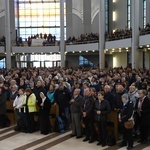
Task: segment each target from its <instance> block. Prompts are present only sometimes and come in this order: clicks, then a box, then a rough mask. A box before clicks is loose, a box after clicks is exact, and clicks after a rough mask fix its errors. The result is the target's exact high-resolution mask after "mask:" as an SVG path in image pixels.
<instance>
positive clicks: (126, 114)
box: [119, 93, 133, 150]
mask: <svg viewBox="0 0 150 150" xmlns="http://www.w3.org/2000/svg"><path fill="white" fill-rule="evenodd" d="M122 102H123V108H122V109H121V110H120V112H121V113H120V116H119V121H120V122H121V123H122V131H123V141H122V142H121V144H120V147H123V146H127V144H128V147H127V149H128V150H130V149H132V148H133V139H132V130H133V128H131V129H127V128H126V127H125V125H124V124H125V122H127V121H128V120H129V119H130V118H132V115H133V102H132V101H130V100H129V97H128V94H126V93H125V94H123V95H122Z"/></svg>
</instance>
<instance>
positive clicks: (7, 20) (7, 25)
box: [5, 0, 11, 69]
mask: <svg viewBox="0 0 150 150" xmlns="http://www.w3.org/2000/svg"><path fill="white" fill-rule="evenodd" d="M9 3H10V1H9V0H5V38H6V46H5V48H6V68H7V69H11V37H10V36H11V33H10V4H9Z"/></svg>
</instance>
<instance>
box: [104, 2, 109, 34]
mask: <svg viewBox="0 0 150 150" xmlns="http://www.w3.org/2000/svg"><path fill="white" fill-rule="evenodd" d="M105 18H106V19H105V22H106V32H107V33H108V32H109V0H105Z"/></svg>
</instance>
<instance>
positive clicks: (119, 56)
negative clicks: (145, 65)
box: [113, 52, 127, 67]
mask: <svg viewBox="0 0 150 150" xmlns="http://www.w3.org/2000/svg"><path fill="white" fill-rule="evenodd" d="M120 66H122V67H127V53H126V52H125V53H113V67H120Z"/></svg>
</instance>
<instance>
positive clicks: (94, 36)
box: [66, 33, 99, 44]
mask: <svg viewBox="0 0 150 150" xmlns="http://www.w3.org/2000/svg"><path fill="white" fill-rule="evenodd" d="M98 40H99V34H98V33H86V34H81V35H80V36H79V37H78V38H76V37H75V36H73V37H69V38H68V39H67V40H66V44H77V43H81V44H82V43H88V42H89V41H93V42H94V41H95V42H97V41H98Z"/></svg>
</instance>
